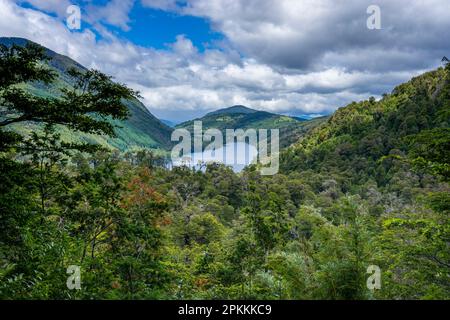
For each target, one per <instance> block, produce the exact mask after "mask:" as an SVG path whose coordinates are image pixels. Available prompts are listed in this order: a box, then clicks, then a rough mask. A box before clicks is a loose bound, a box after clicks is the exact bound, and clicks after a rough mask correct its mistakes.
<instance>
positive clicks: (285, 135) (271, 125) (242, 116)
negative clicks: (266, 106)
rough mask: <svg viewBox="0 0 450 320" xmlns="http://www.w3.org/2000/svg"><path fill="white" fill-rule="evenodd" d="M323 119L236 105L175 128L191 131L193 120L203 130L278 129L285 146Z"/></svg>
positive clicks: (281, 145)
mask: <svg viewBox="0 0 450 320" xmlns="http://www.w3.org/2000/svg"><path fill="white" fill-rule="evenodd" d="M324 120H325V118H318V119H314V120H312V121H302V120H299V119H296V118H292V117H288V116H283V115H279V114H274V113H270V112H265V111H258V110H254V109H251V108H248V107H245V106H242V105H237V106H232V107H229V108H224V109H220V110H217V111H213V112H210V113H208V114H206V115H205V116H203V117H201V118H197V119H195V120H190V121H187V122H183V123H181V124H179V125H177V126H176V128H184V129H188V130H189V131H191V132H192V131H193V127H194V121H202V126H203V130H207V129H210V128H216V129H219V130H221V131H222V132H224V134H225V130H226V129H243V130H246V129H280V147H287V146H289V145H290V144H292V143H294V142H295V141H297V140H298V139H299V138H300V137H301V136H302V135H303V134H304V133H305V132H307V131H308V130H310V129H311V128H312V127H315V126H316V125H318V124H320V123H321V122H323V121H324Z"/></svg>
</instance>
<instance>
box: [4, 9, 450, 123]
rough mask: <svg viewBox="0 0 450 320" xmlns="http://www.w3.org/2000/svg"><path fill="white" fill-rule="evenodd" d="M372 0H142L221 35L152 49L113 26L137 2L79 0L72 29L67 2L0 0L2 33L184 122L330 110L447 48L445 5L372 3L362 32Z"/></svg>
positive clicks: (411, 71) (428, 64)
mask: <svg viewBox="0 0 450 320" xmlns="http://www.w3.org/2000/svg"><path fill="white" fill-rule="evenodd" d="M25 2H26V3H28V4H29V5H32V8H25V7H23V6H21V4H23V3H25ZM372 2H373V1H361V0H346V1H343V0H338V1H335V0H302V1H300V0H189V1H175V0H141V3H140V4H141V5H142V6H144V7H148V8H151V9H157V10H163V11H168V12H172V13H174V14H177V15H189V16H195V17H200V18H203V19H206V20H207V21H209V22H210V25H211V28H212V29H214V31H217V32H220V33H221V34H223V35H224V38H225V40H224V41H222V42H220V43H212V44H211V45H210V46H208V47H207V49H205V50H203V51H200V50H199V49H198V48H196V47H195V46H194V44H193V43H192V41H191V40H190V39H189V38H188V37H187V36H185V35H181V34H180V35H179V36H177V38H176V40H175V41H174V42H173V43H170V44H169V45H168V46H167V48H166V49H162V50H161V49H159V50H157V49H154V48H148V47H142V46H138V45H136V44H133V43H132V42H130V41H128V40H127V39H126V38H123V37H122V38H121V37H118V36H117V35H115V34H114V33H113V32H111V27H116V28H120V29H121V30H124V31H127V30H130V28H132V27H133V22H132V21H131V20H130V18H129V14H130V11H131V10H132V8H133V6H134V5H137V0H136V1H134V0H125V1H123V0H122V1H116V0H113V1H109V2H108V3H106V4H104V5H103V6H101V5H97V4H95V3H94V2H92V1H81V2H80V5H81V6H82V11H83V19H84V21H85V22H86V23H87V24H88V28H85V29H83V31H77V32H73V31H70V30H68V28H67V27H66V25H65V23H64V17H65V9H66V8H67V5H68V1H66V0H62V1H54V0H50V1H48V0H47V1H43V0H29V1H10V0H0V11H1V12H2V19H1V20H0V36H18V37H25V38H28V39H30V40H33V41H36V42H38V43H40V44H42V45H44V46H47V47H49V48H50V49H52V50H54V51H57V52H59V53H62V54H65V55H68V56H70V57H71V58H73V59H75V60H77V61H78V62H80V63H82V64H83V65H85V66H87V67H91V68H97V69H100V70H102V71H103V72H106V73H108V74H111V75H113V76H114V77H115V78H116V79H117V80H118V81H120V82H124V83H126V84H128V85H129V86H131V87H133V88H135V89H138V90H139V91H141V95H142V96H143V102H144V103H145V104H146V105H147V106H148V107H149V109H150V110H151V111H152V112H154V113H155V114H156V115H157V116H160V117H164V118H169V119H174V120H186V119H188V118H191V117H194V116H199V115H201V114H203V113H205V112H207V111H210V110H213V109H217V108H222V107H226V106H231V105H234V104H243V105H247V106H249V107H253V108H256V109H260V110H266V111H271V112H279V113H286V114H291V115H299V114H309V113H314V114H326V113H330V112H332V111H334V110H335V109H336V108H338V107H340V106H343V105H345V104H347V103H349V102H351V101H355V100H361V99H367V98H368V97H369V96H379V95H381V94H382V93H384V92H389V91H391V89H392V88H393V87H394V86H395V85H397V84H399V83H401V82H403V81H405V80H407V79H409V78H410V77H411V76H413V75H416V74H418V73H420V72H423V71H424V70H429V69H432V68H435V67H437V66H438V65H439V61H440V58H442V56H444V55H449V54H450V1H446V0H428V1H421V0H409V1H407V0H399V1H389V0H380V1H376V2H377V3H376V4H377V5H378V6H379V7H380V9H381V19H382V20H381V21H382V29H381V30H369V29H368V28H367V26H366V21H367V18H368V17H369V15H368V14H367V12H366V10H367V7H368V6H369V5H371V4H372ZM162 32H163V31H162Z"/></svg>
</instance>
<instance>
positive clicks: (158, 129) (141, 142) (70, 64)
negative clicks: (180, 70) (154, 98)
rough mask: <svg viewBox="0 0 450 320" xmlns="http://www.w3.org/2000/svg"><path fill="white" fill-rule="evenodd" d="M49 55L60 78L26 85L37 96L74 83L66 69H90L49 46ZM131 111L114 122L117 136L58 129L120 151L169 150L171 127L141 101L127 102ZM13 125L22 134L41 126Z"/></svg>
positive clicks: (18, 41) (10, 42)
mask: <svg viewBox="0 0 450 320" xmlns="http://www.w3.org/2000/svg"><path fill="white" fill-rule="evenodd" d="M27 43H30V41H28V40H26V39H22V38H0V44H2V45H5V46H11V45H13V44H16V45H19V46H25V45H26V44H27ZM45 52H46V55H47V56H48V57H50V58H51V60H49V62H48V65H49V67H50V68H51V69H52V70H54V71H55V72H56V74H57V75H58V80H57V82H56V83H55V84H53V85H52V86H50V87H48V86H44V85H42V84H39V83H38V84H32V85H27V89H28V90H29V91H30V92H32V93H33V94H35V95H38V96H49V97H54V96H57V95H58V94H59V88H62V87H67V86H71V78H70V77H69V75H68V73H67V70H69V69H70V68H76V69H78V70H87V69H86V68H85V67H83V66H82V65H80V64H79V63H77V62H76V61H74V60H72V59H70V58H68V57H66V56H63V55H60V54H58V53H56V52H54V51H52V50H50V49H47V48H45ZM126 104H127V106H128V108H129V110H130V118H129V119H128V120H126V121H114V122H113V123H114V124H115V125H117V129H116V135H117V136H116V137H115V138H110V137H106V136H99V135H90V134H89V135H88V134H81V133H78V134H76V135H73V134H71V133H69V131H68V130H67V129H66V128H62V127H61V128H59V131H60V133H61V135H62V137H63V138H64V139H65V140H66V141H69V142H80V141H82V142H89V143H99V144H101V145H103V146H105V147H109V148H113V149H119V150H121V151H124V150H128V149H132V148H135V147H138V148H150V149H168V148H169V147H170V145H171V142H170V134H171V132H172V129H171V128H170V127H169V126H167V125H165V124H164V123H162V122H161V121H159V120H158V119H157V118H156V117H155V116H153V115H152V114H151V113H150V112H149V111H148V109H147V108H146V107H145V106H144V105H143V104H142V103H141V102H140V101H138V100H132V101H127V102H126ZM12 128H13V129H14V130H16V131H18V132H20V133H31V132H33V131H35V130H37V129H38V126H37V125H35V124H33V123H29V124H27V125H26V126H25V125H15V126H12Z"/></svg>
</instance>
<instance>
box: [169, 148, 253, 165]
mask: <svg viewBox="0 0 450 320" xmlns="http://www.w3.org/2000/svg"><path fill="white" fill-rule="evenodd" d="M257 157H258V150H257V149H256V147H255V146H253V145H250V144H248V143H245V142H234V143H230V144H226V145H225V146H224V147H222V148H220V149H216V150H215V151H213V150H205V151H203V152H197V153H191V154H189V155H187V156H184V157H182V159H180V160H177V161H173V163H172V164H173V166H175V167H177V166H182V165H185V166H188V167H191V168H192V167H196V168H198V169H200V168H201V167H202V164H206V163H211V162H217V163H223V164H225V165H227V166H231V167H232V168H233V171H234V172H240V171H242V170H243V169H244V168H245V167H246V166H248V165H249V164H251V163H254V162H256V160H257Z"/></svg>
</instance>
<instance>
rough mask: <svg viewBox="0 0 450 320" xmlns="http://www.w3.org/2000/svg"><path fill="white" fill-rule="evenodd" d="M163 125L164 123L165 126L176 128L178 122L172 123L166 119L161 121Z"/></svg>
mask: <svg viewBox="0 0 450 320" xmlns="http://www.w3.org/2000/svg"><path fill="white" fill-rule="evenodd" d="M160 120H161V122H162V123H164V124H165V125H167V126H169V127H171V128H174V127H175V126H176V125H177V124H176V122H173V121H170V120H165V119H160Z"/></svg>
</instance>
